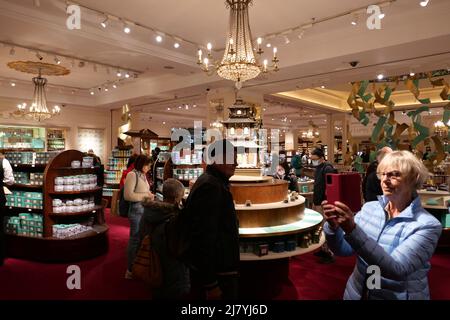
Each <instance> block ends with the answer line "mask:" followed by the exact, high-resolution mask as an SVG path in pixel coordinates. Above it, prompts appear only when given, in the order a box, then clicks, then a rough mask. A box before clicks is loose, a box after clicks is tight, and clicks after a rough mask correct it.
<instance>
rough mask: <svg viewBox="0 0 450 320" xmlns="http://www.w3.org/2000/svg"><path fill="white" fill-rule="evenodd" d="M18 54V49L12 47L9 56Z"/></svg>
mask: <svg viewBox="0 0 450 320" xmlns="http://www.w3.org/2000/svg"><path fill="white" fill-rule="evenodd" d="M15 54H16V49H14V47H11V50H9V55H11V56H13V55H15Z"/></svg>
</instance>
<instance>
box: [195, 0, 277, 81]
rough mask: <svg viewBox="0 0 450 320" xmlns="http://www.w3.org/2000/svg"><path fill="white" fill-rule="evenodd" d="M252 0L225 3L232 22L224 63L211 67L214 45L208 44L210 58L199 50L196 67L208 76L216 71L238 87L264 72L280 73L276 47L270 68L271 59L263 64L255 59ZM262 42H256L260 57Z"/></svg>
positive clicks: (234, 0)
mask: <svg viewBox="0 0 450 320" xmlns="http://www.w3.org/2000/svg"><path fill="white" fill-rule="evenodd" d="M251 3H252V0H226V6H227V8H230V22H229V27H228V34H227V41H226V45H225V52H224V54H223V58H222V61H220V62H214V63H213V64H211V60H212V55H211V49H212V45H211V44H210V43H208V45H207V49H208V54H207V57H205V58H204V59H202V56H203V52H202V50H201V49H199V50H198V60H197V64H198V65H200V66H201V67H202V70H203V71H205V72H207V73H208V74H212V73H213V72H214V71H216V72H217V74H218V75H219V76H220V77H222V78H224V79H227V80H231V81H234V82H235V83H236V88H238V89H240V88H241V87H242V82H244V81H247V80H250V79H253V78H256V77H257V76H258V75H259V74H260V73H261V72H262V73H267V72H268V71H269V68H270V69H272V70H273V71H278V70H279V68H278V62H279V60H278V58H277V48H273V58H272V65H271V66H269V65H268V60H264V62H263V64H262V65H261V64H260V63H259V61H258V59H256V58H255V52H254V49H253V44H252V33H251V30H250V22H249V15H248V6H249V5H250V4H251ZM261 44H262V39H261V38H258V39H257V51H256V54H257V55H258V57H260V56H261V54H262V53H264V51H263V50H262V49H261Z"/></svg>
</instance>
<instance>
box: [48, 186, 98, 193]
mask: <svg viewBox="0 0 450 320" xmlns="http://www.w3.org/2000/svg"><path fill="white" fill-rule="evenodd" d="M100 190H103V188H102V187H97V188H95V189H91V190H82V191H61V192H56V191H50V192H49V194H57V195H59V194H62V195H64V194H86V193H95V192H98V191H100Z"/></svg>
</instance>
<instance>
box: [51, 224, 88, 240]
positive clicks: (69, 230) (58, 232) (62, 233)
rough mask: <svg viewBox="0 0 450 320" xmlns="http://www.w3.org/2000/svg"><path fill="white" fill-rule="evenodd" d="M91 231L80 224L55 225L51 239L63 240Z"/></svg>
mask: <svg viewBox="0 0 450 320" xmlns="http://www.w3.org/2000/svg"><path fill="white" fill-rule="evenodd" d="M89 230H92V228H91V227H88V226H84V225H81V224H78V223H76V224H55V225H53V237H55V238H58V239H64V238H68V237H73V236H76V235H78V234H80V233H83V232H85V231H89Z"/></svg>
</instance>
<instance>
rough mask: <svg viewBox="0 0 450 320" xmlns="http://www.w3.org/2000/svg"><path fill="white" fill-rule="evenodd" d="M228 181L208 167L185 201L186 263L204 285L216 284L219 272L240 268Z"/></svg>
mask: <svg viewBox="0 0 450 320" xmlns="http://www.w3.org/2000/svg"><path fill="white" fill-rule="evenodd" d="M228 183H229V182H228V179H226V178H225V177H224V176H223V175H222V174H221V173H220V172H219V171H218V170H217V169H215V168H214V167H212V166H207V167H206V172H205V173H204V174H202V175H201V176H200V177H199V178H198V179H197V181H196V182H195V184H194V185H193V187H192V190H191V192H190V194H189V197H188V199H187V201H186V210H185V213H186V215H188V217H189V218H188V219H186V220H188V223H189V233H190V241H191V243H190V250H189V254H188V257H189V260H190V261H189V262H190V265H191V267H192V269H193V270H194V272H196V273H197V274H198V275H199V276H200V277H201V279H202V282H203V285H205V286H215V285H216V284H217V275H218V274H220V273H222V274H223V273H230V272H237V270H238V267H239V225H238V219H237V215H236V211H235V209H234V202H233V196H232V194H231V193H230V191H229V186H228Z"/></svg>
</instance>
